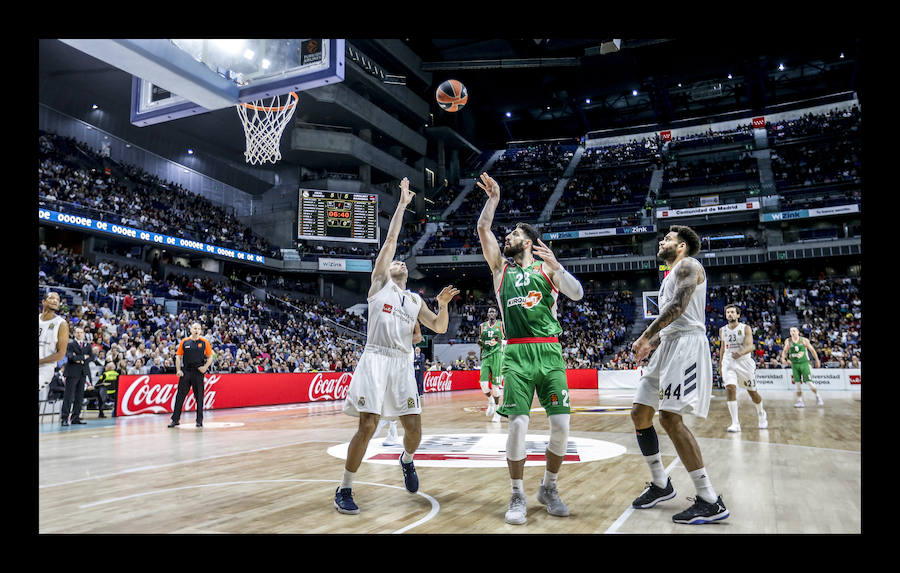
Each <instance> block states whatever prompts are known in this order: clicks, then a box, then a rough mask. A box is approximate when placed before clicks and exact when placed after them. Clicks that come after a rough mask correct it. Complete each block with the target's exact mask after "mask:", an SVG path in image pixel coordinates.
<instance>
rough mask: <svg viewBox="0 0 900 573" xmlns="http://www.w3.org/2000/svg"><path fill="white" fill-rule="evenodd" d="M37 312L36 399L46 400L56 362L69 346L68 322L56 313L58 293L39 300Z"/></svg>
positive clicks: (49, 293)
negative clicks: (38, 312)
mask: <svg viewBox="0 0 900 573" xmlns="http://www.w3.org/2000/svg"><path fill="white" fill-rule="evenodd" d="M41 304H42V306H43V311H42V312H41V313H40V314H38V399H39V400H46V399H47V394H48V393H49V387H50V381H51V380H53V372H54V370H55V369H56V363H57V362H59V361H60V360H62V359H63V357H64V356H65V355H66V348H67V347H68V346H69V323H68V322H66V319H64V318H63V317H61V316H59V315H58V314H56V312H57V311H58V310H59V293H57V292H48V293H47V295H46V296H45V297H44V300H43V301H41Z"/></svg>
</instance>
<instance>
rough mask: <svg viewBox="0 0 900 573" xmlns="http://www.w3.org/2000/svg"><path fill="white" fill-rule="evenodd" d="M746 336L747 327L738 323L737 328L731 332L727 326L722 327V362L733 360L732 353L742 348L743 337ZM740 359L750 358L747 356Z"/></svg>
mask: <svg viewBox="0 0 900 573" xmlns="http://www.w3.org/2000/svg"><path fill="white" fill-rule="evenodd" d="M746 335H747V325H746V324H744V323H743V322H739V323H738V325H737V327H736V328H735V329H734V330H732V329H731V328H730V327H729V326H728V325H727V324H726V325H725V326H723V327H722V344H723V345H724V352H725V354H723V358H724V360H734V358H732V357H731V353H732V352H740V351H741V348H743V346H744V337H745V336H746ZM741 358H742V359H743V358H750V355H749V354H745V355H743V356H741Z"/></svg>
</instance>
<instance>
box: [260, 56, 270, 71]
mask: <svg viewBox="0 0 900 573" xmlns="http://www.w3.org/2000/svg"><path fill="white" fill-rule="evenodd" d="M271 65H272V62H270V61H269V60H267V59H265V58H263V61H262V69H264V70H267V69H269V66H271Z"/></svg>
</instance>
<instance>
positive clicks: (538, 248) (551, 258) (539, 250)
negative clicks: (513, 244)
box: [532, 239, 562, 271]
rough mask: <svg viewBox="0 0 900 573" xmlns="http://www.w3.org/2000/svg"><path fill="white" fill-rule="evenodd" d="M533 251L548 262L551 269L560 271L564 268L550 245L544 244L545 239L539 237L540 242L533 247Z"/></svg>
mask: <svg viewBox="0 0 900 573" xmlns="http://www.w3.org/2000/svg"><path fill="white" fill-rule="evenodd" d="M532 251H533V252H534V254H535V255H537V256H539V257H540V258H541V259H543V261H544V262H545V263H547V266H548V267H550V270H553V271H558V270H559V269H561V268H562V265H561V264H560V263H559V261H557V260H556V255H554V254H553V251H551V250H550V247H548V246H547V245H545V244H544V241H542V240H540V239H538V244H537V245H534V246H533V247H532Z"/></svg>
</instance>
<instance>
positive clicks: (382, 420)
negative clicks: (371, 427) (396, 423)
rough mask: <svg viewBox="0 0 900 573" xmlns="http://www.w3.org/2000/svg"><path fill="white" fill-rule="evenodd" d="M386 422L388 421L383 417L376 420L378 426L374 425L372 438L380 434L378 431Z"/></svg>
mask: <svg viewBox="0 0 900 573" xmlns="http://www.w3.org/2000/svg"><path fill="white" fill-rule="evenodd" d="M387 423H388V421H387V420H384V419H381V420H378V426H376V428H375V433H374V434H372V437H373V438H374V437H375V436H377V435H378V434H380V433H381V428H383V427H384V426H385V425H386V424H387Z"/></svg>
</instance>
